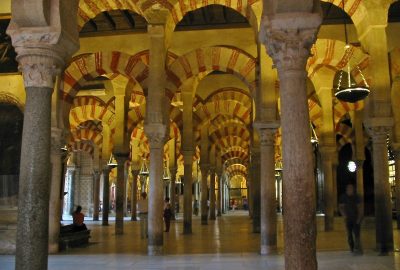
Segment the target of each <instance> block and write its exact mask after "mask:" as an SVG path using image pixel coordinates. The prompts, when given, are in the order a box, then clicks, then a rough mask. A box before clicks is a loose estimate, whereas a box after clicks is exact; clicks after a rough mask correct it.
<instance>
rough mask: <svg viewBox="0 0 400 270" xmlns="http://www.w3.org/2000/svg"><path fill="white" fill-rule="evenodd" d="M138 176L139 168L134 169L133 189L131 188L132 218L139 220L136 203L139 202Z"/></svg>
mask: <svg viewBox="0 0 400 270" xmlns="http://www.w3.org/2000/svg"><path fill="white" fill-rule="evenodd" d="M138 176H139V170H132V190H131V220H132V221H136V220H137V214H136V211H137V209H136V204H137V190H138Z"/></svg>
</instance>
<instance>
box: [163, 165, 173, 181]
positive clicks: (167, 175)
mask: <svg viewBox="0 0 400 270" xmlns="http://www.w3.org/2000/svg"><path fill="white" fill-rule="evenodd" d="M163 180H164V181H166V182H167V181H169V180H171V173H170V172H169V168H168V166H167V162H164V173H163Z"/></svg>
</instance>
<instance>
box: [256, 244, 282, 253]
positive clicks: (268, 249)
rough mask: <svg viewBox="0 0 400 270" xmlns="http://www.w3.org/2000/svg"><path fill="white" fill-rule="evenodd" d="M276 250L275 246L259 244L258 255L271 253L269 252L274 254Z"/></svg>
mask: <svg viewBox="0 0 400 270" xmlns="http://www.w3.org/2000/svg"><path fill="white" fill-rule="evenodd" d="M277 251H278V249H277V247H276V246H267V245H261V248H260V255H271V254H276V253H277Z"/></svg>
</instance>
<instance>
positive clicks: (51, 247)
mask: <svg viewBox="0 0 400 270" xmlns="http://www.w3.org/2000/svg"><path fill="white" fill-rule="evenodd" d="M59 251H60V248H59V246H58V243H54V244H50V243H49V254H57V253H58V252H59Z"/></svg>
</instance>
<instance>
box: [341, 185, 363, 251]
mask: <svg viewBox="0 0 400 270" xmlns="http://www.w3.org/2000/svg"><path fill="white" fill-rule="evenodd" d="M339 210H340V213H341V214H342V216H343V217H344V219H345V223H346V230H347V241H348V243H349V246H350V251H351V252H354V253H355V254H362V248H361V240H360V228H361V221H362V218H363V213H362V208H361V200H360V197H359V196H358V195H357V194H356V193H355V191H354V186H353V185H352V184H349V185H347V186H346V193H345V194H343V195H342V196H341V198H340V201H339ZM353 236H354V238H353Z"/></svg>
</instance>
